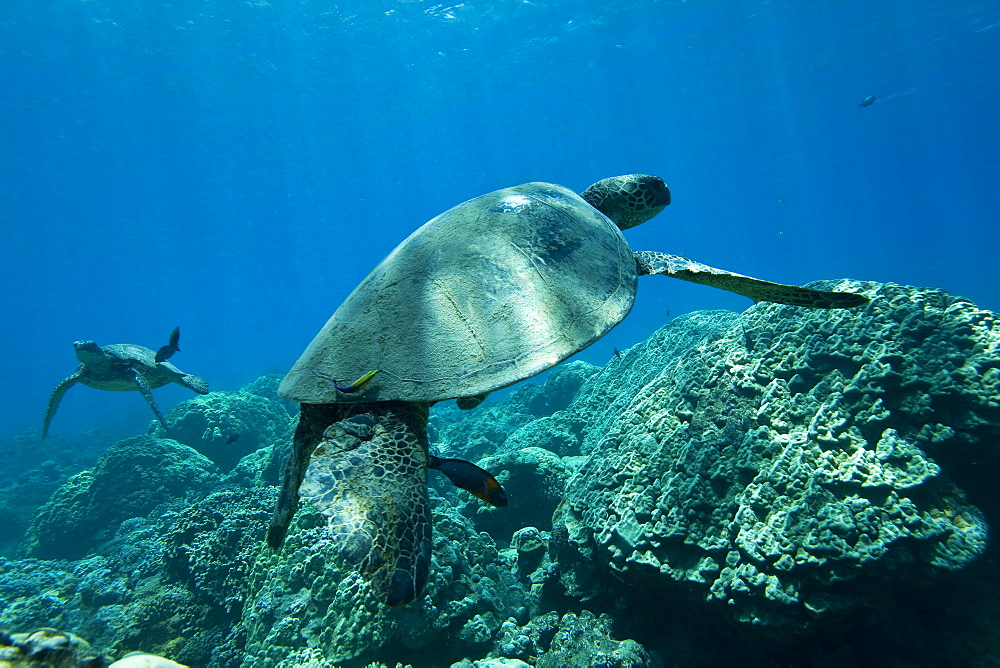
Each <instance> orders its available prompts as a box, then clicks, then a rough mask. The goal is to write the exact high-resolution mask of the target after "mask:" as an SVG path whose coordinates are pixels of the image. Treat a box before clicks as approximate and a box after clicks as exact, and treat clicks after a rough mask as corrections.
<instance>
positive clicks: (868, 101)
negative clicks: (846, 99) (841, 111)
mask: <svg viewBox="0 0 1000 668" xmlns="http://www.w3.org/2000/svg"><path fill="white" fill-rule="evenodd" d="M873 104H875V96H874V95H869V96H868V97H866V98H865V99H863V100H861V104H859V105H858V106H859V107H870V106H872V105H873Z"/></svg>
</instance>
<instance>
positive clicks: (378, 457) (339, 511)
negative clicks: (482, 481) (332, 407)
mask: <svg viewBox="0 0 1000 668" xmlns="http://www.w3.org/2000/svg"><path fill="white" fill-rule="evenodd" d="M368 407H369V409H370V410H369V412H366V413H361V414H357V415H354V416H352V417H350V418H348V419H346V420H341V421H340V422H335V423H334V424H332V425H330V426H329V427H327V429H326V431H325V432H324V434H323V440H322V441H321V442H320V444H319V446H317V448H316V449H315V450H314V451H313V453H312V455H311V457H310V460H309V465H308V468H307V469H306V471H305V475H304V477H303V480H302V484H301V486H300V487H299V494H300V496H301V497H302V499H303V500H305V501H307V502H309V503H310V504H312V505H313V506H314V507H316V509H317V510H319V511H320V512H321V513H322V514H323V515H324V516H325V517H326V518H327V523H328V525H329V528H330V533H331V535H332V538H333V541H334V543H335V544H336V545H337V549H338V550H339V551H340V554H341V556H343V558H344V559H345V560H346V561H347V562H348V563H349V564H351V565H352V566H354V567H356V568H357V569H358V571H359V572H360V573H361V574H362V575H363V576H364V577H365V578H367V579H368V580H369V581H370V582H371V586H372V589H373V591H374V592H375V593H376V595H377V596H378V597H379V598H380V599H381V600H382V601H384V602H385V603H386V604H388V605H392V606H396V605H403V604H406V603H409V602H410V601H412V600H414V599H415V598H417V597H418V596H420V594H421V593H422V592H423V589H424V586H425V585H426V584H427V577H428V575H429V573H430V561H431V513H430V503H429V501H428V498H427V463H428V461H427V460H428V455H427V438H426V421H427V412H426V408H425V407H420V406H415V405H413V404H410V405H407V404H403V403H401V402H391V403H386V404H374V405H372V404H369V405H368ZM415 409H416V410H415Z"/></svg>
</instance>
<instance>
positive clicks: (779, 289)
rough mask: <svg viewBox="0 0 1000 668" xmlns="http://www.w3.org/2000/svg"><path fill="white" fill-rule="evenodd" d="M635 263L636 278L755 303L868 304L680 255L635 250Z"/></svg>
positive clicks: (848, 294)
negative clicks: (679, 283)
mask: <svg viewBox="0 0 1000 668" xmlns="http://www.w3.org/2000/svg"><path fill="white" fill-rule="evenodd" d="M635 260H636V270H637V272H638V274H639V275H640V276H642V275H645V274H664V275H666V276H672V277H674V278H680V279H682V280H685V281H691V282H692V283H701V284H702V285H710V286H712V287H714V288H720V289H722V290H726V291H728V292H734V293H736V294H738V295H743V296H744V297H749V298H750V299H752V300H754V301H755V302H776V303H778V304H789V305H791V306H805V307H807V308H854V307H856V306H864V305H865V304H867V303H868V302H869V301H870V300H869V299H868V297H865V296H864V295H859V294H856V293H854V292H827V291H823V290H810V289H809V288H800V287H798V286H795V285H783V284H781V283H772V282H770V281H762V280H760V279H758V278H751V277H749V276H743V275H742V274H734V273H732V272H729V271H725V270H723V269H715V268H714V267H709V266H707V265H704V264H701V263H700V262H695V261H694V260H690V259H688V258H686V257H681V256H680V255H670V254H668V253H660V252H658V251H638V252H636V253H635Z"/></svg>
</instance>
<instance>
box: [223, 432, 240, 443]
mask: <svg viewBox="0 0 1000 668" xmlns="http://www.w3.org/2000/svg"><path fill="white" fill-rule="evenodd" d="M239 437H240V435H239V434H238V433H237V434H230V435H229V438H227V439H226V445H230V444H232V443H235V442H236V441H237V439H239Z"/></svg>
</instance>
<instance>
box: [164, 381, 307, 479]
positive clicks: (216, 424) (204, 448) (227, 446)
mask: <svg viewBox="0 0 1000 668" xmlns="http://www.w3.org/2000/svg"><path fill="white" fill-rule="evenodd" d="M267 378H268V377H265V380H266V379H267ZM269 391H270V388H269V386H268V385H267V384H266V383H264V380H261V381H258V382H256V383H255V384H251V385H248V386H246V387H244V388H243V389H241V390H240V391H239V392H211V393H209V394H206V395H203V396H198V397H195V398H193V399H189V400H187V401H183V402H181V403H180V404H178V405H177V406H175V407H174V408H173V409H172V410H171V411H170V412H169V413H168V414H167V416H166V422H167V425H168V427H169V430H167V429H164V428H163V426H162V425H160V424H159V423H152V424H151V425H150V434H151V435H153V436H158V437H160V438H166V437H170V438H173V439H175V440H177V441H179V442H181V443H183V444H185V445H189V446H191V447H192V448H194V449H195V450H197V451H198V452H200V453H201V454H203V455H205V456H206V457H208V458H209V459H211V460H212V461H213V462H215V463H216V464H217V465H218V466H219V468H220V469H221V470H222V471H223V472H226V471H230V470H231V469H232V468H233V467H235V466H236V464H237V463H238V462H239V461H240V459H242V458H243V457H244V456H246V455H249V454H251V453H253V452H256V451H257V450H259V449H261V448H271V447H272V446H275V445H282V444H285V443H288V442H289V441H290V440H291V435H292V432H293V430H294V429H295V417H294V416H293V415H292V414H290V413H289V411H288V407H287V406H286V404H287V403H289V402H287V401H285V400H282V399H278V397H277V396H276V395H275V396H273V397H267V396H262V394H260V393H261V392H269ZM275 479H277V476H276V475H275Z"/></svg>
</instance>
